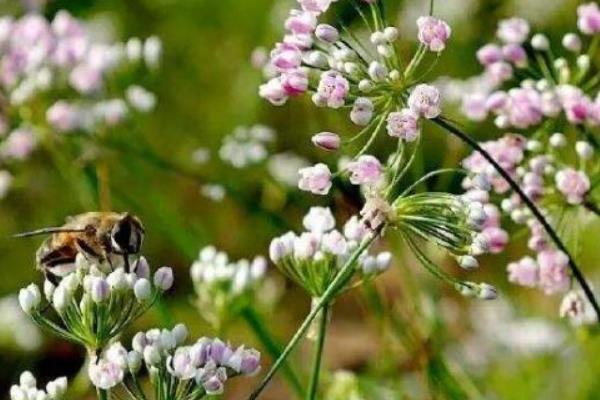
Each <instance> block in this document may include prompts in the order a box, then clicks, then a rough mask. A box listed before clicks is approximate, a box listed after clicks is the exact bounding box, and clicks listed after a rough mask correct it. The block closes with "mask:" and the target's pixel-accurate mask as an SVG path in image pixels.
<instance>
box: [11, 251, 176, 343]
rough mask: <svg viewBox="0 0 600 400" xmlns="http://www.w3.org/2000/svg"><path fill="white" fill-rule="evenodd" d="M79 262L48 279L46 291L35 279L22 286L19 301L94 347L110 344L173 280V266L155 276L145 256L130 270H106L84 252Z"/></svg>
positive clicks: (44, 322)
mask: <svg viewBox="0 0 600 400" xmlns="http://www.w3.org/2000/svg"><path fill="white" fill-rule="evenodd" d="M76 264H77V267H76V268H77V269H76V271H75V272H72V273H70V274H69V275H67V276H65V277H64V278H62V279H61V280H60V281H59V282H58V284H56V285H55V284H54V283H53V282H52V281H50V280H46V281H45V282H44V286H43V296H42V293H41V291H40V289H39V287H38V286H37V285H36V284H33V283H32V284H30V285H29V286H27V287H26V288H24V289H21V291H20V292H19V302H20V304H21V308H22V309H23V311H24V312H25V313H27V314H29V315H30V316H31V317H32V318H33V320H34V321H35V322H36V323H38V324H39V325H40V326H41V327H43V328H46V329H48V330H50V331H52V332H54V333H55V334H57V335H59V336H61V337H63V338H65V339H68V340H71V341H74V342H77V343H79V344H81V345H83V346H85V347H86V348H87V349H88V350H89V351H96V350H97V349H102V348H103V347H104V346H106V345H107V344H108V343H109V342H110V341H111V339H113V338H114V337H116V336H117V335H119V334H120V333H121V332H122V331H123V330H124V329H125V328H126V327H127V326H128V325H129V324H131V322H132V321H134V320H135V319H137V318H138V317H140V316H141V315H142V314H143V313H144V312H145V311H146V310H148V309H149V308H150V307H151V306H152V305H153V304H154V302H155V301H156V299H157V298H158V296H160V294H161V293H163V292H165V291H166V290H168V289H169V288H170V287H171V286H172V285H173V271H172V270H171V268H168V267H161V268H159V269H158V270H157V271H156V272H155V273H154V276H152V277H151V273H150V267H149V265H148V262H147V261H146V259H145V258H144V257H141V258H139V259H138V260H137V261H136V262H135V263H134V264H133V268H132V271H131V272H126V271H125V269H123V268H120V267H119V268H116V269H115V270H113V271H111V270H107V269H105V268H104V267H103V266H102V265H99V264H95V263H92V262H90V261H88V260H86V259H85V257H83V256H82V255H79V256H78V257H77V262H76ZM43 297H44V298H45V300H46V302H44V299H43Z"/></svg>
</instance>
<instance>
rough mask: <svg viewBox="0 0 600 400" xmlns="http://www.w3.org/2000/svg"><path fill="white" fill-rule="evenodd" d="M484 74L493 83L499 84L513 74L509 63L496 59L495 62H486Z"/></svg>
mask: <svg viewBox="0 0 600 400" xmlns="http://www.w3.org/2000/svg"><path fill="white" fill-rule="evenodd" d="M485 76H486V77H487V78H488V79H489V80H490V82H492V83H493V84H494V85H500V84H501V83H503V82H506V81H507V80H509V79H510V78H512V76H513V69H512V67H511V66H510V64H509V63H507V62H504V61H498V62H495V63H491V64H488V65H487V66H486V68H485Z"/></svg>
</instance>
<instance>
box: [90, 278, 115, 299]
mask: <svg viewBox="0 0 600 400" xmlns="http://www.w3.org/2000/svg"><path fill="white" fill-rule="evenodd" d="M90 289H91V290H90V295H91V296H92V301H94V303H102V302H103V301H105V300H107V299H108V298H109V296H110V287H109V286H108V283H107V282H106V280H104V279H102V278H99V277H97V278H94V280H93V281H92V286H91V288H90Z"/></svg>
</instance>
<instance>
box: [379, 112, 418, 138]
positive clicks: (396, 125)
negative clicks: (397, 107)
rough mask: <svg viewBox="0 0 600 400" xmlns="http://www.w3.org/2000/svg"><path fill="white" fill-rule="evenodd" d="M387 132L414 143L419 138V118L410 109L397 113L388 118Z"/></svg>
mask: <svg viewBox="0 0 600 400" xmlns="http://www.w3.org/2000/svg"><path fill="white" fill-rule="evenodd" d="M387 132H388V135H390V136H392V137H397V138H399V139H401V140H406V141H407V142H413V141H415V140H416V139H417V138H418V137H419V117H418V116H417V115H416V114H415V113H413V112H412V111H411V110H410V109H408V108H405V109H403V110H401V111H395V112H392V113H390V114H389V115H388V117H387Z"/></svg>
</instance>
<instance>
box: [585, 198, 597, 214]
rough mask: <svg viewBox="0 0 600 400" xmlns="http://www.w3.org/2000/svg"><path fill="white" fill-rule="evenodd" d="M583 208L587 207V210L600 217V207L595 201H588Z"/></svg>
mask: <svg viewBox="0 0 600 400" xmlns="http://www.w3.org/2000/svg"><path fill="white" fill-rule="evenodd" d="M583 206H584V207H585V209H586V210H588V211H590V212H592V213H594V214H596V215H597V216H599V217H600V207H598V205H596V203H594V202H593V201H591V200H586V201H584V202H583Z"/></svg>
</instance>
